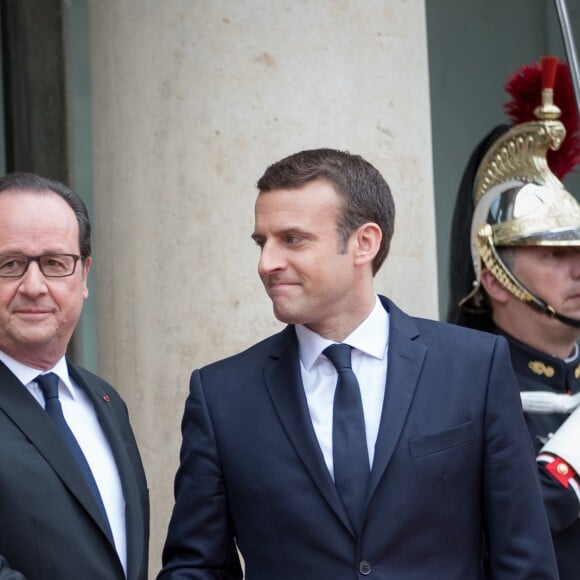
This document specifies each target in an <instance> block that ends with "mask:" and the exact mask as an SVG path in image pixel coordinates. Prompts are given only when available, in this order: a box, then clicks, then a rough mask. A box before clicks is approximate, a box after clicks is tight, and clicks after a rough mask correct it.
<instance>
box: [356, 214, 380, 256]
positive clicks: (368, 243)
mask: <svg viewBox="0 0 580 580" xmlns="http://www.w3.org/2000/svg"><path fill="white" fill-rule="evenodd" d="M382 239H383V232H382V231H381V228H380V227H379V226H378V225H377V224H375V223H374V222H368V223H366V224H363V225H362V226H360V227H359V228H358V229H357V230H356V232H355V234H354V243H355V248H354V260H355V265H357V266H362V265H364V264H370V263H372V261H373V260H374V259H375V256H376V255H377V253H378V252H379V248H380V245H381V240H382Z"/></svg>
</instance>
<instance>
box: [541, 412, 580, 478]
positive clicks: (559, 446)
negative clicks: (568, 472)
mask: <svg viewBox="0 0 580 580" xmlns="http://www.w3.org/2000/svg"><path fill="white" fill-rule="evenodd" d="M540 453H551V454H552V455H555V456H556V457H560V458H561V459H563V460H564V461H565V462H566V463H567V464H568V465H569V466H570V467H572V469H573V470H574V471H575V472H576V473H580V407H579V408H577V409H576V410H575V411H574V412H573V413H572V414H571V415H570V417H568V419H566V421H564V423H562V425H561V427H560V428H559V429H558V430H557V431H556V433H554V435H552V437H551V438H550V439H549V440H548V442H547V443H546V444H545V445H544V446H543V447H542V449H541V451H540Z"/></svg>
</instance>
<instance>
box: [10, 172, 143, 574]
mask: <svg viewBox="0 0 580 580" xmlns="http://www.w3.org/2000/svg"><path fill="white" fill-rule="evenodd" d="M90 235H91V227H90V222H89V217H88V214H87V209H86V207H85V204H84V203H83V201H82V200H81V198H80V197H79V196H78V195H76V194H75V193H74V192H73V191H71V190H70V189H69V188H67V187H66V186H64V185H63V184H61V183H58V182H56V181H52V180H49V179H45V178H43V177H40V176H37V175H34V174H30V173H24V174H10V175H6V176H4V177H1V178H0V465H1V468H0V580H23V579H25V580H125V579H127V580H147V557H148V556H147V554H148V546H147V544H148V538H149V500H148V492H147V484H146V481H145V474H144V471H143V466H142V464H141V459H140V457H139V452H138V450H137V445H136V443H135V438H134V437H133V433H132V431H131V427H130V425H129V418H128V416H127V408H126V407H125V404H124V403H123V401H122V400H121V398H120V397H119V395H118V394H117V393H116V391H115V390H114V389H113V387H111V385H109V384H108V383H106V382H105V381H103V380H102V379H100V378H99V377H97V376H95V375H93V374H92V373H90V372H88V371H87V370H85V369H83V368H81V367H78V366H76V365H74V364H72V362H71V361H70V360H69V359H68V357H67V356H66V354H65V353H66V350H67V347H68V344H69V341H70V338H71V336H72V333H73V331H74V329H75V327H76V324H77V321H78V319H79V317H80V314H81V311H82V306H83V303H84V300H85V298H86V297H87V295H88V289H87V277H88V274H89V268H90V265H91V239H90Z"/></svg>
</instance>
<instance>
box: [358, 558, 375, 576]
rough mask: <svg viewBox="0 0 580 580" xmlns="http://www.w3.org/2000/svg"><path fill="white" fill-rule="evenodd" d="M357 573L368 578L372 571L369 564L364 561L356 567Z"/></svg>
mask: <svg viewBox="0 0 580 580" xmlns="http://www.w3.org/2000/svg"><path fill="white" fill-rule="evenodd" d="M358 571H359V572H360V573H361V574H362V575H363V576H368V575H369V574H370V573H371V571H372V566H371V563H370V562H367V561H366V560H362V561H361V562H360V564H359V565H358Z"/></svg>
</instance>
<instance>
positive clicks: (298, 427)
mask: <svg viewBox="0 0 580 580" xmlns="http://www.w3.org/2000/svg"><path fill="white" fill-rule="evenodd" d="M270 356H271V358H270V362H269V364H267V365H266V366H265V369H264V379H265V381H266V386H267V388H268V391H269V393H270V398H271V400H272V404H273V406H274V409H275V411H276V414H277V415H278V418H279V420H280V422H281V423H282V426H283V428H284V431H285V432H286V434H287V436H288V439H289V440H290V442H291V443H292V445H293V447H294V449H295V450H296V453H297V455H298V456H299V457H300V459H301V461H302V463H303V464H304V466H305V468H306V470H307V471H308V473H309V474H310V477H311V478H312V480H313V481H314V483H315V485H316V486H317V487H318V489H319V491H320V493H321V494H322V496H323V497H324V499H325V500H326V501H327V502H328V503H329V504H330V507H331V508H332V509H333V510H334V511H335V512H336V514H337V516H338V517H339V519H340V520H341V521H342V522H343V524H344V525H345V526H346V527H347V528H348V529H349V530H350V532H351V533H353V535H354V530H353V528H352V526H351V524H350V521H349V519H348V516H347V514H346V511H345V510H344V507H343V505H342V503H341V501H340V498H339V496H338V493H337V491H336V488H335V486H334V482H333V481H332V478H331V477H330V473H329V472H328V469H327V467H326V463H325V462H324V458H323V456H322V451H321V450H320V445H319V444H318V440H317V438H316V434H315V432H314V427H313V426H312V421H311V419H310V413H309V411H308V404H307V402H306V395H305V393H304V388H303V385H302V377H301V375H300V362H299V355H298V341H297V339H296V335H295V331H294V328H293V327H291V326H289V327H287V328H286V329H285V330H284V332H283V333H282V334H281V335H280V341H279V343H278V345H277V346H276V347H275V348H274V349H273V350H272V353H271V355H270Z"/></svg>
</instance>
